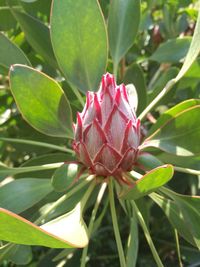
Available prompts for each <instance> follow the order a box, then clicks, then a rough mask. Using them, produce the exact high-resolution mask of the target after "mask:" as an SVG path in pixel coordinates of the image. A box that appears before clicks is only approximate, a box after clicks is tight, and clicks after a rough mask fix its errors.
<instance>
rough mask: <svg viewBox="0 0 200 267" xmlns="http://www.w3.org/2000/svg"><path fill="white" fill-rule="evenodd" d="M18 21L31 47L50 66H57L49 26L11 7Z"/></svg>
mask: <svg viewBox="0 0 200 267" xmlns="http://www.w3.org/2000/svg"><path fill="white" fill-rule="evenodd" d="M11 10H12V13H13V15H14V17H15V18H16V20H17V21H18V22H19V24H20V27H21V28H22V30H23V32H24V33H25V37H26V39H27V41H28V42H29V44H30V45H31V46H32V47H33V49H34V50H35V51H36V52H37V53H38V54H40V55H41V56H42V57H43V58H44V59H45V60H46V61H47V62H48V63H49V64H50V65H51V66H53V67H57V63H56V59H55V56H54V52H53V48H52V45H51V39H50V31H49V28H48V27H47V26H46V25H45V24H44V23H42V22H41V21H39V20H38V19H36V18H34V17H32V16H30V15H28V14H27V13H24V12H20V11H16V10H14V9H11Z"/></svg>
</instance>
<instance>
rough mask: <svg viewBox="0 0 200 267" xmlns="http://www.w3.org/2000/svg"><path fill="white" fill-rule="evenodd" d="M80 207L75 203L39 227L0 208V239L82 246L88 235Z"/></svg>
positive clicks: (52, 246)
mask: <svg viewBox="0 0 200 267" xmlns="http://www.w3.org/2000/svg"><path fill="white" fill-rule="evenodd" d="M80 209H81V208H80V205H77V207H76V208H75V209H74V210H73V211H71V212H70V213H68V214H65V215H63V216H61V217H59V218H57V219H56V220H54V221H51V222H49V223H47V224H45V225H43V226H41V227H39V226H36V225H34V224H33V223H31V222H29V221H27V220H26V219H24V218H22V217H20V216H18V215H16V214H14V213H12V212H10V211H8V210H5V209H2V208H1V209H0V228H1V232H0V239H1V240H5V241H9V242H13V243H17V244H23V245H37V246H46V247H51V248H70V247H84V246H86V245H87V243H88V237H87V233H86V228H85V224H84V222H83V220H82V218H81V211H80Z"/></svg>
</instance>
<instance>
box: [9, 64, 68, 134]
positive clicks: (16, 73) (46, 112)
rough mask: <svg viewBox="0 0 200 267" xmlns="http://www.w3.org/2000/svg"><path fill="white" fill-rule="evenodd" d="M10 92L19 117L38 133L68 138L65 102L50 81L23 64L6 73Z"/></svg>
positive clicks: (62, 93)
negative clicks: (21, 116)
mask: <svg viewBox="0 0 200 267" xmlns="http://www.w3.org/2000/svg"><path fill="white" fill-rule="evenodd" d="M10 83H11V91H12V94H13V96H14V98H15V101H16V103H17V106H18V108H19V110H20V112H21V113H22V115H23V117H24V118H25V119H26V120H27V121H28V122H29V123H30V124H31V126H33V127H34V128H36V129H37V130H38V131H40V132H42V133H44V134H47V135H50V136H57V137H67V136H68V137H72V136H73V134H72V118H71V109H70V105H69V102H68V100H67V98H66V96H65V95H64V92H63V91H62V89H61V88H60V86H59V85H58V83H56V82H55V81H54V80H53V79H51V78H50V77H48V76H46V75H45V74H43V73H41V72H39V71H36V70H34V69H32V68H29V67H26V66H23V65H14V66H13V67H12V68H11V70H10Z"/></svg>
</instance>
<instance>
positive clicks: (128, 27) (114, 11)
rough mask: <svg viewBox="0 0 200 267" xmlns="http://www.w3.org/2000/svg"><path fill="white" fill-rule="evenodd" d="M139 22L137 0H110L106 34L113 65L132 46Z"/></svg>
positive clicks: (138, 3) (115, 64) (138, 4)
mask: <svg viewBox="0 0 200 267" xmlns="http://www.w3.org/2000/svg"><path fill="white" fill-rule="evenodd" d="M133 14H134V15H133ZM139 23H140V1H139V0H113V1H112V2H111V4H110V9H109V17H108V36H109V44H110V53H111V56H112V58H113V61H114V66H117V64H118V63H119V61H120V59H121V58H122V57H123V56H124V55H125V54H126V52H127V51H128V49H129V48H130V47H131V46H132V44H133V42H134V39H135V37H136V34H137V32H138V28H139ZM115 68H116V67H115Z"/></svg>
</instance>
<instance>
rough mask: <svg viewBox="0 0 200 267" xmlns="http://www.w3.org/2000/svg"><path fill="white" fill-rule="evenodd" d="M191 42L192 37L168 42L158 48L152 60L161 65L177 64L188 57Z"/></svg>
mask: <svg viewBox="0 0 200 267" xmlns="http://www.w3.org/2000/svg"><path fill="white" fill-rule="evenodd" d="M191 40H192V38H191V37H183V38H176V39H171V40H168V41H167V42H165V43H162V44H161V45H160V46H159V47H158V49H157V50H156V51H155V52H154V53H153V55H152V56H151V57H150V59H151V60H155V61H158V62H159V63H166V62H167V63H177V62H179V61H180V60H181V59H183V58H184V57H185V56H186V55H187V52H188V49H189V47H190V43H191Z"/></svg>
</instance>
